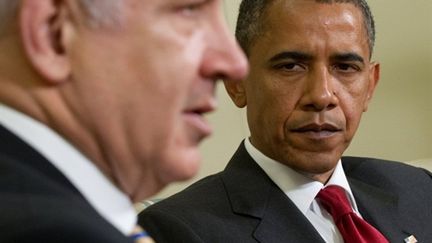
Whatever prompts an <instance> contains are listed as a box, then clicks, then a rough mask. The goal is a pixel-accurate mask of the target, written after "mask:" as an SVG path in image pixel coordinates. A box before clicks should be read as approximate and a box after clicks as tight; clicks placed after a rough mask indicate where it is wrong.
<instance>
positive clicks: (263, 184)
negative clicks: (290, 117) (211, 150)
mask: <svg viewBox="0 0 432 243" xmlns="http://www.w3.org/2000/svg"><path fill="white" fill-rule="evenodd" d="M222 180H223V182H224V184H225V187H226V190H227V194H228V197H229V200H230V202H231V206H232V210H233V212H234V213H235V214H238V215H242V216H244V217H249V218H250V219H251V220H256V221H257V226H256V228H255V230H254V232H251V234H252V235H253V237H254V238H255V239H256V240H257V241H258V242H287V241H290V242H305V243H308V242H310V243H312V242H313V243H319V242H324V241H323V239H322V238H321V237H320V235H319V234H318V232H317V231H316V230H315V228H314V227H313V226H312V225H311V224H310V222H309V221H308V220H307V219H306V217H305V216H304V215H303V214H302V213H301V212H300V211H299V210H298V209H297V207H296V206H295V205H294V203H293V202H292V201H291V200H289V198H288V197H287V196H286V195H285V194H284V193H283V192H282V191H281V190H280V189H279V188H278V187H277V186H276V185H275V184H274V183H273V181H271V179H270V178H269V177H268V176H267V175H266V174H265V172H264V171H263V170H262V169H261V168H260V167H259V166H258V165H257V164H256V163H255V161H254V160H253V159H252V158H251V157H250V155H249V154H248V153H247V152H246V149H245V147H244V145H243V143H242V144H241V145H240V147H239V148H238V150H237V152H236V153H235V154H234V156H233V158H232V159H231V161H230V162H229V164H228V166H227V168H226V169H225V171H224V173H223V174H222Z"/></svg>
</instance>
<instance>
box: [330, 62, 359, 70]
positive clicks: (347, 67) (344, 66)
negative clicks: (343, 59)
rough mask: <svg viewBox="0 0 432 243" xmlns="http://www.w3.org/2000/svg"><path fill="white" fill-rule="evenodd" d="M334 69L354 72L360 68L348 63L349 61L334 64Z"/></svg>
mask: <svg viewBox="0 0 432 243" xmlns="http://www.w3.org/2000/svg"><path fill="white" fill-rule="evenodd" d="M334 69H335V70H336V71H341V72H356V71H359V70H360V68H359V67H358V66H357V65H354V64H349V63H338V64H336V65H334Z"/></svg>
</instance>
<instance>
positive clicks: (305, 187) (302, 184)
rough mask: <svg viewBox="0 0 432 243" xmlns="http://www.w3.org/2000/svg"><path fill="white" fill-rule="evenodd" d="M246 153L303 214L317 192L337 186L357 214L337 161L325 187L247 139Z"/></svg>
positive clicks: (339, 163) (340, 164)
mask: <svg viewBox="0 0 432 243" xmlns="http://www.w3.org/2000/svg"><path fill="white" fill-rule="evenodd" d="M244 143H245V147H246V151H247V152H248V153H249V154H250V156H251V157H252V158H253V159H254V160H255V162H256V163H257V164H258V165H259V166H260V167H261V168H262V169H263V170H264V172H265V173H266V174H267V175H268V176H269V177H270V179H271V180H272V181H273V182H274V183H275V184H276V185H277V186H278V187H279V188H280V189H281V190H282V191H283V192H284V193H285V194H286V195H287V196H288V198H289V199H291V201H293V203H294V204H295V205H296V206H297V208H298V209H299V210H300V211H301V212H302V213H303V214H306V212H307V211H308V210H309V208H310V206H311V204H312V202H313V201H314V200H315V197H316V196H317V194H318V192H319V191H320V190H321V189H322V188H324V187H325V186H328V185H337V186H340V187H342V188H344V189H345V191H346V193H347V195H348V198H349V201H350V203H351V206H352V207H353V209H354V211H356V212H358V209H357V205H356V203H355V200H354V196H353V194H352V191H351V188H350V186H349V184H348V180H347V178H346V176H345V172H344V170H343V167H342V163H341V161H340V160H339V161H338V163H337V165H336V168H335V170H334V172H333V174H332V176H331V177H330V179H329V181H328V182H327V184H326V185H323V184H322V183H321V182H318V181H315V180H312V179H310V178H309V177H307V176H305V175H303V174H301V173H299V172H297V171H295V170H293V169H291V168H290V167H288V166H286V165H284V164H282V163H279V162H277V161H275V160H273V159H271V158H269V157H267V156H266V155H264V154H263V153H261V151H259V150H258V149H256V148H255V147H254V146H253V145H252V144H251V142H250V141H249V139H245V141H244Z"/></svg>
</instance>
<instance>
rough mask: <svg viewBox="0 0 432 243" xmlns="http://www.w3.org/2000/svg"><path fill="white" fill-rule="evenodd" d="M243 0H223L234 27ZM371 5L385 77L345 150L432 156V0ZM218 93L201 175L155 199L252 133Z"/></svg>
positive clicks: (218, 165) (214, 166)
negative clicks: (188, 178) (211, 131)
mask: <svg viewBox="0 0 432 243" xmlns="http://www.w3.org/2000/svg"><path fill="white" fill-rule="evenodd" d="M239 3H240V0H225V1H224V13H225V16H226V19H227V21H228V23H229V26H230V28H231V30H232V31H233V32H234V27H235V21H236V18H237V11H238V6H239ZM369 4H370V6H371V9H372V12H373V13H374V16H375V21H376V28H377V42H376V47H375V53H374V57H373V59H375V60H376V61H379V62H380V63H381V80H380V83H379V85H378V89H377V91H376V93H375V96H374V99H373V101H372V103H371V105H370V106H369V111H368V112H367V113H365V114H364V116H363V120H362V123H361V126H360V128H359V130H358V131H357V134H356V136H355V138H354V140H353V142H352V144H351V146H350V148H349V149H348V151H346V153H345V155H358V156H369V157H379V158H385V159H391V160H400V161H411V160H418V159H423V158H432V1H431V0H410V1H407V0H391V1H383V0H369ZM217 95H218V97H219V109H218V110H217V111H216V112H215V113H214V114H211V115H210V116H209V117H208V119H209V120H210V121H211V123H212V125H213V127H214V130H215V132H214V134H213V135H212V137H211V138H209V139H207V140H206V141H205V142H204V143H203V144H202V146H201V151H202V154H203V162H202V166H201V170H200V172H199V174H198V175H197V176H196V177H195V178H193V179H192V180H190V181H187V182H183V183H177V184H173V185H170V186H169V187H167V188H166V189H165V190H163V191H162V192H161V193H159V194H158V195H156V196H155V198H161V197H166V196H168V195H171V194H173V193H175V192H177V191H179V190H181V189H183V188H184V187H185V186H187V185H189V184H190V183H192V182H194V181H196V180H198V179H200V178H202V177H204V176H206V175H209V174H213V173H215V172H218V171H220V170H222V169H223V168H224V167H225V165H226V164H227V162H228V160H229V159H230V157H231V155H232V154H233V153H234V151H235V150H236V149H237V146H238V145H239V144H240V141H241V140H242V139H243V138H245V137H247V136H248V134H249V132H248V128H247V123H246V118H245V111H244V110H240V109H238V108H236V107H235V106H234V105H233V104H232V102H231V100H230V98H229V97H228V95H227V94H226V93H225V89H224V87H223V85H222V84H221V83H219V87H218V94H217Z"/></svg>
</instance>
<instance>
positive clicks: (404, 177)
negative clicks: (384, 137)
mask: <svg viewBox="0 0 432 243" xmlns="http://www.w3.org/2000/svg"><path fill="white" fill-rule="evenodd" d="M342 165H343V167H344V171H345V173H346V175H347V177H348V178H350V179H354V180H358V181H363V182H366V183H369V184H373V185H375V186H379V187H383V188H386V189H389V190H391V189H392V188H398V189H399V190H400V189H402V188H404V189H409V188H412V187H415V188H418V189H425V190H427V191H431V190H432V175H431V173H430V172H429V171H427V170H425V169H423V168H418V167H414V166H411V165H409V164H405V163H402V162H398V161H390V160H382V159H375V158H362V157H343V158H342ZM431 193H432V191H431Z"/></svg>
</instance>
